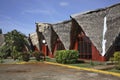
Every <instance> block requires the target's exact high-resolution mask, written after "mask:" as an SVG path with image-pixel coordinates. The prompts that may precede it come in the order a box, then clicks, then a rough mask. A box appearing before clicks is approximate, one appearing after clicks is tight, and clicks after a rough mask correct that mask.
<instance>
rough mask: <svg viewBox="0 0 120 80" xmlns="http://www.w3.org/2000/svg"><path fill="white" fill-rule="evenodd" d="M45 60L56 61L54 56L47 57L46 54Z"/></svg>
mask: <svg viewBox="0 0 120 80" xmlns="http://www.w3.org/2000/svg"><path fill="white" fill-rule="evenodd" d="M45 61H48V62H54V63H56V60H55V58H50V57H48V56H47V57H46V58H45Z"/></svg>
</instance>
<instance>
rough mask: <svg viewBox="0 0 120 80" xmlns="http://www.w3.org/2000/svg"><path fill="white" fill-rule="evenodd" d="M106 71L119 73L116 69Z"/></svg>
mask: <svg viewBox="0 0 120 80" xmlns="http://www.w3.org/2000/svg"><path fill="white" fill-rule="evenodd" d="M107 71H110V72H116V73H120V70H118V69H116V68H113V69H109V70H107Z"/></svg>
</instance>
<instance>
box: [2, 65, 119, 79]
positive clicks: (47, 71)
mask: <svg viewBox="0 0 120 80" xmlns="http://www.w3.org/2000/svg"><path fill="white" fill-rule="evenodd" d="M0 80H120V77H115V76H111V75H104V74H99V73H93V72H87V71H83V70H76V69H70V68H65V67H59V66H54V65H48V64H44V63H39V64H23V65H17V64H1V65H0Z"/></svg>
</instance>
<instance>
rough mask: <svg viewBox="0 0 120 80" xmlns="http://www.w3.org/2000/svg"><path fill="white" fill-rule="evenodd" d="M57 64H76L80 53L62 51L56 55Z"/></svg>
mask: <svg viewBox="0 0 120 80" xmlns="http://www.w3.org/2000/svg"><path fill="white" fill-rule="evenodd" d="M55 58H56V62H58V63H63V64H71V63H76V61H77V59H78V52H77V51H75V50H60V51H56V53H55Z"/></svg>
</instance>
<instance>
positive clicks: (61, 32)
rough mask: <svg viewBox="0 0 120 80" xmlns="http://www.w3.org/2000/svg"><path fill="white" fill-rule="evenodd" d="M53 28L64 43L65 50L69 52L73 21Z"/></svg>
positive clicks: (55, 25)
mask: <svg viewBox="0 0 120 80" xmlns="http://www.w3.org/2000/svg"><path fill="white" fill-rule="evenodd" d="M52 27H53V30H54V31H55V32H56V34H57V35H58V36H59V39H60V40H61V41H62V43H63V45H64V47H65V49H67V50H68V49H69V47H70V31H71V20H67V21H63V22H60V23H56V24H53V25H52Z"/></svg>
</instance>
